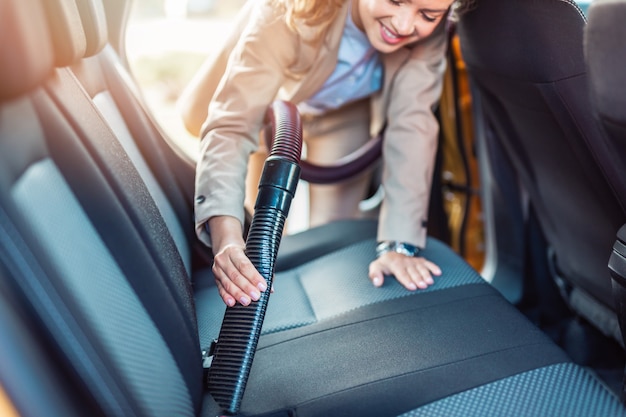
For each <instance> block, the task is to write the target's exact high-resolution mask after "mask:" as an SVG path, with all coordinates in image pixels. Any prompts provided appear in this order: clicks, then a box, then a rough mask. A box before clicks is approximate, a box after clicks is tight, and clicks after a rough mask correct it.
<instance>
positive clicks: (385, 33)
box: [380, 23, 412, 45]
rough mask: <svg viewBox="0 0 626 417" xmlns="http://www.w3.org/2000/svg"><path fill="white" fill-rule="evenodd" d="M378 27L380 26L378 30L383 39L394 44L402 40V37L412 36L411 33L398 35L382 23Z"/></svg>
mask: <svg viewBox="0 0 626 417" xmlns="http://www.w3.org/2000/svg"><path fill="white" fill-rule="evenodd" d="M380 27H381V30H380V32H381V35H382V38H383V40H384V41H385V42H387V43H388V44H391V45H395V44H397V43H399V42H402V41H403V40H404V39H407V38H410V37H411V36H412V35H409V36H403V35H398V34H397V33H395V32H392V31H391V30H390V29H389V28H387V26H385V25H383V24H382V23H381V25H380Z"/></svg>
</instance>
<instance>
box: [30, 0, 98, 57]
mask: <svg viewBox="0 0 626 417" xmlns="http://www.w3.org/2000/svg"><path fill="white" fill-rule="evenodd" d="M41 3H43V4H44V5H45V7H46V12H47V16H48V26H49V27H50V36H51V38H52V44H53V46H54V51H55V54H54V63H55V65H56V66H57V67H67V66H70V65H72V64H74V63H76V62H77V61H78V60H80V59H81V58H83V57H84V56H85V51H86V50H87V41H86V39H85V31H84V30H83V24H82V22H81V19H80V14H79V12H78V8H77V6H76V2H75V0H45V1H42V2H41Z"/></svg>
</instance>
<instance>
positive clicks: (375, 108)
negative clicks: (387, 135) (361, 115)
mask: <svg viewBox="0 0 626 417" xmlns="http://www.w3.org/2000/svg"><path fill="white" fill-rule="evenodd" d="M410 53H411V51H410V50H409V49H408V48H400V49H399V50H397V51H396V52H394V53H391V54H384V55H382V61H383V69H384V84H383V88H382V89H381V91H379V92H378V93H377V94H374V95H373V96H372V100H371V103H372V104H371V113H370V116H371V118H372V123H371V126H370V134H371V135H372V136H374V135H377V134H378V133H380V131H381V130H382V128H383V126H384V125H385V120H386V119H387V117H386V116H387V115H386V114H385V113H386V109H387V107H388V104H389V99H390V95H389V90H390V89H391V84H392V83H393V80H394V78H395V76H396V74H397V72H398V69H399V68H400V67H401V66H402V64H404V63H405V62H406V60H407V59H408V58H409V55H410Z"/></svg>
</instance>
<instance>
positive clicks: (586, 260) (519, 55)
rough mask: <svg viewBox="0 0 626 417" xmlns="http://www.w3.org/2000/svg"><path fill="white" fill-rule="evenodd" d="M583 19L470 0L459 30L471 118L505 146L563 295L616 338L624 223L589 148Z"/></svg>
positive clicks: (593, 124)
mask: <svg viewBox="0 0 626 417" xmlns="http://www.w3.org/2000/svg"><path fill="white" fill-rule="evenodd" d="M585 25H586V20H585V16H584V15H583V13H582V12H581V10H580V9H579V8H578V7H577V6H576V4H575V3H574V2H573V1H571V0H567V1H561V0H546V1H526V0H507V1H500V0H478V1H476V4H475V6H474V7H473V9H472V10H471V11H470V12H468V13H467V14H465V15H463V16H462V18H461V20H460V22H459V25H458V30H459V36H460V39H461V48H462V53H463V58H464V60H465V61H466V64H467V68H468V72H469V74H470V78H471V81H472V84H473V88H474V92H475V94H476V102H480V103H481V105H482V108H483V113H484V114H485V120H478V121H477V123H484V124H485V125H486V126H487V130H488V131H489V132H490V135H488V136H487V137H486V138H485V140H486V141H487V146H492V145H493V144H494V143H496V142H497V144H498V145H499V146H501V147H502V148H503V149H504V151H505V154H506V156H507V157H508V158H509V159H510V160H511V162H512V165H513V167H514V169H515V172H516V174H517V176H518V180H519V181H520V183H521V184H522V188H523V189H524V190H525V192H527V195H528V198H529V200H530V206H531V207H532V209H533V210H534V211H535V212H536V213H537V218H538V221H539V224H540V226H541V230H542V232H543V234H544V235H545V238H546V240H547V244H548V246H549V248H550V250H551V253H550V261H551V262H552V266H553V271H554V275H555V278H556V279H557V281H558V284H559V286H560V289H561V292H562V294H563V296H564V298H565V299H566V300H567V302H568V304H569V306H570V307H571V308H572V309H573V310H574V311H575V312H576V313H577V314H578V315H580V316H582V317H584V318H585V319H586V320H588V321H590V322H591V323H593V324H594V325H595V326H597V328H599V329H600V330H601V331H602V332H603V333H604V334H606V335H608V336H610V337H612V338H614V339H615V340H617V341H621V335H620V331H619V326H618V323H617V316H616V314H615V309H614V304H613V298H612V295H611V281H610V275H609V272H608V269H607V260H608V256H609V254H610V253H611V247H612V245H613V242H614V240H615V233H616V232H617V230H618V229H619V227H620V226H621V225H622V224H623V223H624V222H625V221H626V210H625V207H624V206H623V205H622V204H620V198H622V199H623V198H624V188H623V186H622V188H621V190H620V189H618V188H616V187H613V186H612V184H611V182H609V181H608V180H607V177H606V175H605V174H609V171H608V168H607V166H606V165H604V164H603V162H604V161H602V159H601V158H598V155H597V153H596V152H595V151H594V150H595V147H594V146H592V144H595V143H601V144H602V143H606V137H605V135H604V132H603V130H602V128H601V127H600V125H599V124H598V122H597V120H596V119H595V118H594V116H593V112H592V107H591V103H590V100H589V93H588V84H587V83H588V77H587V73H586V68H585V61H584V56H583V31H584V29H585ZM622 149H623V148H622ZM616 168H617V167H616ZM622 178H623V176H622ZM620 193H621V194H620Z"/></svg>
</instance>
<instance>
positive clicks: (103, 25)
mask: <svg viewBox="0 0 626 417" xmlns="http://www.w3.org/2000/svg"><path fill="white" fill-rule="evenodd" d="M76 5H77V6H78V11H79V13H80V19H81V21H82V24H83V29H84V31H85V37H86V40H87V50H86V51H85V56H86V57H88V56H92V55H95V54H97V53H98V52H100V51H101V50H102V48H104V46H105V45H106V43H107V41H108V33H107V20H106V12H105V10H104V5H103V3H102V0H76Z"/></svg>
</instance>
